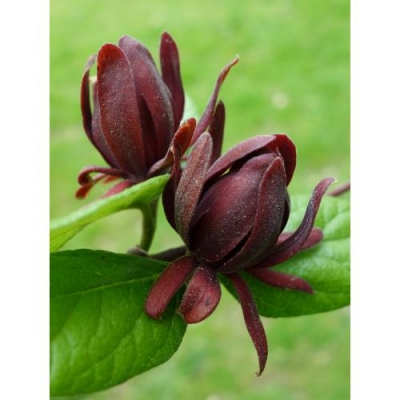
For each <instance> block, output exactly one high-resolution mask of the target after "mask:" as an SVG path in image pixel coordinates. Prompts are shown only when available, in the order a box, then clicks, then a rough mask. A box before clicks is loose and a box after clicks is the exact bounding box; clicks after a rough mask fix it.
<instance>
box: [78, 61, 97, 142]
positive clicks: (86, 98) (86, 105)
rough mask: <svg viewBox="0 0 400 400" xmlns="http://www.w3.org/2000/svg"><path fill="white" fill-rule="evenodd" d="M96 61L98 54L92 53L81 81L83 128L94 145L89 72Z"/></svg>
mask: <svg viewBox="0 0 400 400" xmlns="http://www.w3.org/2000/svg"><path fill="white" fill-rule="evenodd" d="M95 61H96V56H95V55H92V56H91V57H90V58H89V60H88V62H87V63H86V65H85V72H84V74H83V78H82V83H81V112H82V118H83V129H84V130H85V132H86V134H87V136H88V138H89V139H90V141H91V142H92V143H93V145H94V146H96V144H95V143H94V142H93V138H92V110H91V107H90V93H89V92H90V83H89V73H90V68H91V67H92V65H93V64H94V62H95Z"/></svg>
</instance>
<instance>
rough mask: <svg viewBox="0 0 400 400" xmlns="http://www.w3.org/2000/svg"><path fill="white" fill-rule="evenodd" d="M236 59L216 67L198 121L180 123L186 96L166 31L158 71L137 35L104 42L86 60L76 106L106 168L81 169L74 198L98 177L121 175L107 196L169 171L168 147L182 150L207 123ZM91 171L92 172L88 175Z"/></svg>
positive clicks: (172, 43) (170, 160) (161, 45)
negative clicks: (218, 71)
mask: <svg viewBox="0 0 400 400" xmlns="http://www.w3.org/2000/svg"><path fill="white" fill-rule="evenodd" d="M96 60H97V74H96V79H95V81H94V83H93V84H92V85H91V84H90V79H89V72H90V68H91V67H92V66H93V64H94V63H95V61H96ZM236 62H237V59H235V60H233V61H232V62H231V63H230V64H229V65H228V66H227V67H225V68H224V69H223V71H222V72H221V74H220V76H219V78H218V81H217V84H216V86H215V88H214V92H213V94H212V96H211V98H210V101H209V103H208V105H207V107H206V110H205V112H204V114H203V116H202V117H201V119H200V120H199V122H198V124H197V126H196V123H195V120H193V119H192V120H190V121H189V122H188V123H186V124H183V125H181V122H182V117H183V112H184V104H185V95H184V89H183V85H182V80H181V75H180V62H179V54H178V48H177V46H176V44H175V42H174V41H173V39H172V38H171V36H170V35H169V34H168V33H164V34H163V35H162V36H161V44H160V68H161V73H159V72H158V70H157V67H156V65H155V62H154V60H153V58H152V56H151V54H150V52H149V51H148V50H147V48H146V47H145V46H143V45H142V44H141V43H140V42H139V41H137V40H136V39H133V38H131V37H128V36H124V37H122V38H121V39H120V40H119V42H118V45H114V44H105V45H103V46H102V47H101V48H100V50H99V52H98V54H97V55H96V56H92V57H91V58H90V60H89V62H88V63H87V66H86V69H85V73H84V76H83V79H82V85H81V111H82V117H83V126H84V129H85V132H86V134H87V136H88V138H89V139H90V141H91V142H92V144H93V145H94V146H95V147H96V149H97V150H98V151H99V152H100V154H101V155H102V157H103V158H104V160H105V162H106V163H107V164H108V165H109V167H98V166H91V167H86V168H84V169H83V170H82V171H81V173H80V174H79V177H78V182H79V184H80V185H81V187H80V188H79V190H78V191H77V193H76V195H77V197H78V198H82V197H85V196H86V194H87V192H88V191H89V190H90V188H91V187H92V186H93V185H94V184H95V183H96V182H98V181H100V180H103V181H104V182H108V181H112V180H114V179H117V178H121V179H122V181H120V182H119V183H117V184H116V185H115V186H114V187H113V188H112V189H111V190H110V191H109V192H108V193H107V194H106V196H107V195H110V194H115V193H118V192H120V191H121V190H123V189H125V188H127V187H129V186H132V185H133V184H135V183H138V182H142V181H144V180H146V179H148V178H150V177H152V176H155V175H159V174H162V173H165V172H168V170H169V168H170V167H171V165H172V163H173V157H172V153H171V151H169V149H170V147H171V146H172V147H174V148H177V147H178V148H179V149H180V151H181V152H182V154H183V153H184V152H185V151H186V150H187V148H188V147H189V145H190V144H193V143H194V141H195V139H197V137H198V136H199V135H200V134H201V133H202V132H204V131H205V130H206V129H207V128H208V127H209V125H210V122H211V119H212V116H213V114H214V112H215V108H216V102H217V97H218V92H219V89H220V87H221V84H222V82H223V80H224V79H225V77H226V75H227V73H228V72H229V69H230V68H231V66H232V65H234V64H235V63H236ZM91 86H92V96H90V87H91ZM90 97H92V104H91V100H90ZM93 173H97V175H96V176H94V177H93V178H92V177H91V174H93Z"/></svg>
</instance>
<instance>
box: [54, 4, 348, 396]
mask: <svg viewBox="0 0 400 400" xmlns="http://www.w3.org/2000/svg"><path fill="white" fill-rule="evenodd" d="M50 14H51V15H50V63H51V64H50V102H51V103H50V114H51V121H50V128H51V133H50V179H51V182H50V196H51V198H50V217H51V218H58V217H62V216H65V215H67V214H68V213H70V212H72V211H74V210H76V209H77V208H79V207H81V206H83V205H84V204H87V203H88V202H90V201H93V200H94V199H96V198H97V197H98V196H99V195H100V194H101V193H103V192H104V190H105V189H106V188H105V187H104V186H102V185H98V186H99V187H97V188H95V190H93V191H92V192H91V194H90V196H89V198H88V199H87V200H84V201H78V200H76V199H75V197H74V193H75V190H76V189H77V182H76V177H77V174H78V172H79V170H80V169H81V168H82V167H83V166H86V165H93V164H97V165H104V162H103V160H102V159H101V157H100V156H99V154H98V153H97V152H96V151H95V149H94V148H93V147H92V146H91V144H90V142H89V140H88V139H87V138H86V136H85V134H84V131H83V128H82V124H81V116H80V110H79V89H80V80H81V76H82V73H83V68H84V65H85V62H86V61H87V59H88V57H89V55H91V54H93V53H96V52H97V51H98V49H99V48H100V46H101V45H102V44H104V43H106V42H111V43H116V42H117V40H118V39H119V38H120V37H121V36H123V35H126V34H127V35H130V36H134V37H135V38H137V39H139V40H140V41H142V42H143V43H144V44H145V45H146V46H147V47H148V48H149V49H150V51H151V52H152V54H153V55H154V58H155V59H156V62H158V45H159V38H160V35H161V33H162V32H163V31H164V30H165V31H168V32H169V33H170V34H171V35H172V36H173V38H174V39H175V41H176V42H177V44H178V46H179V51H180V58H181V73H182V77H183V81H184V85H185V91H186V93H187V94H188V95H189V96H190V97H191V99H192V100H193V101H194V103H195V105H196V107H197V109H198V111H199V112H201V111H202V110H203V108H204V107H205V105H206V103H207V100H208V98H209V96H210V94H211V91H212V89H213V86H214V83H215V80H216V78H217V76H218V73H219V72H220V70H221V69H222V68H223V66H225V65H226V64H227V63H228V62H229V61H230V60H231V59H232V58H233V57H234V56H236V55H237V54H238V55H239V56H240V62H239V64H238V65H236V66H235V67H234V68H233V69H232V70H231V72H230V74H229V76H228V78H227V79H226V81H225V83H224V86H223V89H222V91H221V95H220V98H221V99H223V100H224V102H225V105H226V108H227V123H226V130H225V142H224V150H227V149H228V148H230V147H231V146H233V145H234V144H236V143H238V142H239V141H241V140H244V139H246V138H249V137H251V136H254V135H256V134H272V133H286V134H288V135H289V136H290V137H291V138H292V140H293V141H294V142H295V144H296V145H297V153H298V163H297V170H296V173H295V176H294V178H293V181H292V183H291V186H290V192H291V194H309V193H311V191H312V189H313V187H314V185H315V184H316V183H317V182H318V181H319V180H320V179H321V178H323V177H326V176H334V177H335V178H337V180H338V181H339V183H343V182H345V181H347V180H348V179H349V176H350V133H349V128H350V110H349V108H350V88H349V73H350V61H349V59H350V54H349V51H350V50H349V48H350V4H349V1H348V0H324V1H322V0H269V1H262V0H247V1H246V2H244V1H239V0H203V1H202V2H193V1H188V0H186V1H183V0H177V1H170V2H166V1H164V0H147V1H141V2H139V1H137V0H130V1H128V0H115V1H113V2H101V1H94V0H79V1H78V0H68V1H66V0H52V1H51V3H50ZM159 215H160V218H159V228H158V231H157V233H156V237H155V239H154V243H153V246H152V250H153V251H161V250H163V249H166V248H169V247H173V246H178V245H180V244H181V242H180V239H179V238H178V237H177V235H176V234H175V232H174V231H173V230H172V229H171V228H170V227H169V226H168V224H167V223H166V221H165V219H164V217H163V215H162V210H161V209H160V213H159ZM140 223H141V220H140V214H139V213H138V212H136V211H125V212H122V213H119V214H115V215H113V216H111V217H108V218H105V219H104V220H101V221H98V222H96V223H94V224H93V225H91V226H89V227H87V228H86V229H85V230H84V231H82V232H81V233H80V234H78V235H77V236H76V237H75V238H74V239H73V240H71V241H70V242H69V243H68V244H67V245H66V246H65V247H64V248H65V249H76V248H93V249H104V250H109V251H114V252H125V251H126V250H127V249H128V248H130V247H132V246H134V245H136V244H137V243H138V242H139V239H140V238H139V235H140ZM263 322H264V325H265V327H266V331H267V336H268V341H269V348H270V355H269V359H268V364H267V369H266V371H265V373H264V375H263V376H262V377H260V378H257V377H256V376H255V372H256V371H257V365H258V364H257V357H256V353H255V350H254V348H253V345H252V343H251V341H250V338H249V336H248V333H247V331H246V328H245V325H244V322H243V318H242V314H241V309H240V307H239V305H238V303H237V302H236V301H235V300H234V299H233V298H232V297H231V296H230V295H229V293H227V292H226V291H224V292H223V296H222V300H221V303H220V305H219V307H218V308H217V310H216V311H215V312H214V314H213V315H212V316H211V317H210V318H208V319H207V320H206V321H204V322H202V323H201V324H199V325H193V326H189V327H188V331H187V334H186V336H185V337H184V340H183V343H182V346H181V347H180V349H179V350H178V352H177V353H176V354H175V355H174V357H173V358H172V359H171V360H169V361H168V362H167V363H165V364H164V365H162V366H159V367H157V368H156V369H154V370H151V371H149V372H146V373H144V374H143V375H140V376H138V377H135V378H133V379H131V380H130V381H128V382H126V383H124V384H122V385H120V386H118V387H115V388H112V389H109V390H107V391H104V392H101V393H96V394H91V395H86V396H81V397H74V398H70V399H71V400H72V399H78V398H79V399H90V400H92V399H93V400H106V399H116V400H117V399H120V400H127V399H137V400H147V399H157V400H169V399H193V400H197V399H199V400H200V399H204V400H236V399H249V400H253V399H254V400H256V399H257V400H258V399H263V400H264V399H265V400H269V399H271V400H272V399H289V400H292V399H293V400H308V399H310V400H314V399H324V400H337V399H341V400H342V399H344V400H345V399H348V398H349V397H350V395H349V393H350V366H349V336H350V335H349V325H350V322H349V309H348V308H345V309H341V310H337V311H333V312H329V313H325V314H316V315H311V316H304V317H297V318H288V319H263Z"/></svg>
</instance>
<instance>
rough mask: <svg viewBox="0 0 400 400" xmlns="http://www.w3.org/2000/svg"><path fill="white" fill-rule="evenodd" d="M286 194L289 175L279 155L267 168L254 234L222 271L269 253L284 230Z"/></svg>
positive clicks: (240, 265)
mask: <svg viewBox="0 0 400 400" xmlns="http://www.w3.org/2000/svg"><path fill="white" fill-rule="evenodd" d="M268 156H269V157H273V155H272V154H269V155H267V156H264V157H268ZM256 158H257V157H256ZM246 164H248V162H247V163H246ZM218 182H219V181H218ZM214 185H215V184H214ZM286 194H287V190H286V174H285V170H284V167H283V162H282V159H281V158H280V157H275V159H274V161H273V162H272V163H271V164H270V165H269V167H268V169H267V170H266V171H265V173H264V176H263V178H262V180H261V183H260V185H259V188H258V193H257V194H256V199H257V206H256V208H255V213H253V214H252V218H253V221H254V222H253V229H252V231H251V234H250V236H249V238H248V239H247V240H246V243H245V244H244V245H243V247H242V249H241V250H240V252H239V253H237V254H236V255H234V256H233V257H231V258H230V259H229V260H228V261H227V262H226V263H225V264H224V265H223V266H222V267H221V268H219V271H220V272H222V273H231V272H236V271H238V270H239V269H244V268H247V267H250V266H251V265H254V264H256V263H258V262H259V261H260V260H262V259H263V258H264V257H265V255H266V254H268V252H269V251H270V250H271V248H272V246H274V245H275V243H276V241H277V239H278V237H279V234H280V232H281V226H282V220H283V217H284V213H285V207H286V201H285V200H286Z"/></svg>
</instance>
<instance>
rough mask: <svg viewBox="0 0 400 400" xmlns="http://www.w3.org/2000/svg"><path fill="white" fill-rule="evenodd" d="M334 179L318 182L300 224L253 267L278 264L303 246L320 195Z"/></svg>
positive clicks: (310, 228) (316, 210) (315, 214)
mask: <svg viewBox="0 0 400 400" xmlns="http://www.w3.org/2000/svg"><path fill="white" fill-rule="evenodd" d="M334 181H335V179H334V178H325V179H323V180H322V181H321V182H319V183H318V185H317V186H316V187H315V189H314V191H313V193H312V195H311V199H310V201H309V203H308V206H307V209H306V212H305V214H304V218H303V221H302V222H301V224H300V226H299V227H298V228H297V230H296V231H295V232H294V233H293V234H292V235H291V236H289V237H288V238H287V239H286V240H284V241H283V242H281V243H279V244H277V245H276V246H275V247H274V248H273V249H272V250H271V252H270V253H269V254H268V255H267V256H266V258H265V260H264V261H262V262H261V263H259V264H258V265H256V266H255V268H267V267H272V266H273V265H277V264H280V263H282V262H284V261H286V260H288V259H289V258H291V257H293V256H294V255H295V254H296V253H298V252H299V251H300V250H301V249H302V248H303V246H304V245H305V244H306V243H307V240H308V238H309V236H310V235H311V233H312V229H313V225H314V221H315V217H316V216H317V212H318V209H319V206H320V204H321V200H322V197H323V195H324V193H325V192H326V190H327V189H328V187H329V186H330V185H331V184H332V183H333V182H334Z"/></svg>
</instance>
